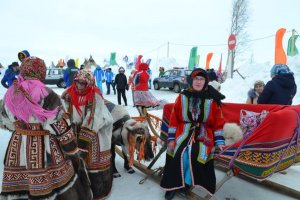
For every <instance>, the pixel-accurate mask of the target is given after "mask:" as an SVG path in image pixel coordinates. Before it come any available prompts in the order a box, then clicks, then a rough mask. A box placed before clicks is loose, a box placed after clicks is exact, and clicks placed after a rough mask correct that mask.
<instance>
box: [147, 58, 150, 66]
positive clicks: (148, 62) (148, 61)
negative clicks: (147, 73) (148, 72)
mask: <svg viewBox="0 0 300 200" xmlns="http://www.w3.org/2000/svg"><path fill="white" fill-rule="evenodd" d="M146 63H147V64H148V65H149V66H150V63H151V58H149V59H148V60H147V61H146Z"/></svg>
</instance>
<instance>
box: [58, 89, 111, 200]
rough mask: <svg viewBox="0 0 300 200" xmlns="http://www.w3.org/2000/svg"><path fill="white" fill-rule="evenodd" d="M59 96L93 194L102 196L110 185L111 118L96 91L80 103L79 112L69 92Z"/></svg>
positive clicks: (103, 196) (104, 195)
mask: <svg viewBox="0 0 300 200" xmlns="http://www.w3.org/2000/svg"><path fill="white" fill-rule="evenodd" d="M62 98H63V101H64V103H65V106H66V108H67V110H68V112H69V113H70V116H71V121H72V123H73V124H74V125H75V130H76V131H75V132H76V135H77V139H78V147H79V148H80V150H81V152H82V153H81V156H82V157H83V158H84V160H85V163H86V167H87V171H88V174H89V178H90V181H91V188H92V191H93V195H94V198H101V199H102V198H105V197H106V196H107V195H108V194H109V193H110V191H111V187H112V172H111V169H110V166H111V152H110V148H111V138H112V128H113V118H112V116H111V114H110V112H109V111H108V109H107V107H106V106H105V104H104V99H103V98H102V96H100V95H99V94H98V93H95V96H94V98H93V100H92V101H90V102H87V104H86V105H84V106H80V109H81V111H82V114H81V115H80V114H79V113H78V111H77V110H76V108H75V106H74V105H73V104H72V101H71V98H70V94H69V93H67V92H65V93H64V94H63V95H62ZM78 98H81V97H80V96H79V97H78Z"/></svg>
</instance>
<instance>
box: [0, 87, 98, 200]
mask: <svg viewBox="0 0 300 200" xmlns="http://www.w3.org/2000/svg"><path fill="white" fill-rule="evenodd" d="M13 88H14V85H13V86H12V90H13ZM43 88H45V89H46V91H47V92H46V93H47V96H45V97H44V98H42V99H41V100H40V101H39V102H40V105H41V106H42V109H44V111H53V110H55V109H57V113H56V114H54V115H53V116H52V117H48V118H47V119H46V120H45V121H43V122H41V121H40V120H38V118H37V117H36V116H35V115H34V114H31V116H30V115H28V116H30V117H29V119H28V121H29V122H27V123H26V122H24V121H23V120H20V119H17V118H16V117H15V115H14V114H13V113H12V112H11V111H10V110H9V109H8V107H7V105H6V104H5V103H4V102H7V101H2V100H1V101H0V126H1V128H5V129H8V130H10V131H11V132H12V136H11V139H10V141H9V144H8V147H7V150H6V155H5V160H4V173H3V182H2V193H1V196H0V199H61V200H63V199H66V200H67V199H70V197H71V198H72V199H76V200H81V199H86V200H89V199H91V198H92V193H91V190H90V187H89V182H88V181H86V180H87V173H86V172H85V170H84V163H83V162H81V161H80V159H79V157H78V156H77V155H76V152H77V144H76V136H75V134H74V133H73V130H72V128H71V126H70V125H71V123H70V119H69V116H68V115H67V114H66V113H65V111H64V109H63V107H62V104H61V100H60V98H59V96H58V95H57V94H56V93H54V92H53V91H52V90H51V89H49V88H46V87H43ZM15 92H18V91H15ZM19 92H20V91H19ZM15 96H16V94H14V95H12V96H11V100H14V98H15ZM27 99H28V98H27ZM23 101H24V100H23ZM25 101H26V98H25ZM13 106H14V107H15V108H16V107H18V106H20V105H16V104H13ZM26 109H28V110H26ZM31 109H32V108H30V107H28V108H24V109H20V108H19V109H17V111H18V112H24V111H27V113H34V111H33V110H31ZM72 159H73V160H74V161H76V162H75V163H76V164H77V170H75V169H74V167H73V164H72V161H71V160H72ZM78 173H79V174H81V175H80V177H82V178H79V175H78Z"/></svg>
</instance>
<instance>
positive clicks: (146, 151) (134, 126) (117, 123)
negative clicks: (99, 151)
mask: <svg viewBox="0 0 300 200" xmlns="http://www.w3.org/2000/svg"><path fill="white" fill-rule="evenodd" d="M105 104H106V107H107V108H108V110H109V111H110V113H111V115H112V117H113V136H112V144H111V153H112V169H113V176H114V178H118V177H121V175H120V174H119V172H118V170H117V168H116V165H115V157H116V153H115V145H118V146H121V148H122V154H123V156H124V168H125V169H126V170H127V172H128V173H130V174H132V173H134V172H135V171H134V169H133V168H132V167H131V166H132V164H133V160H134V151H135V150H137V151H138V159H145V160H147V161H149V160H151V159H152V158H153V157H154V154H153V150H152V145H151V141H150V137H151V135H150V133H149V130H148V127H147V124H145V123H143V122H137V121H136V120H134V119H131V118H130V116H129V113H128V111H127V110H126V108H124V107H123V106H120V105H115V104H113V103H111V102H109V101H106V102H105ZM128 157H129V160H128Z"/></svg>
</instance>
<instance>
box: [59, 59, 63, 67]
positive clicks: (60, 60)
mask: <svg viewBox="0 0 300 200" xmlns="http://www.w3.org/2000/svg"><path fill="white" fill-rule="evenodd" d="M63 66H64V60H63V59H62V58H61V59H59V67H63Z"/></svg>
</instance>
